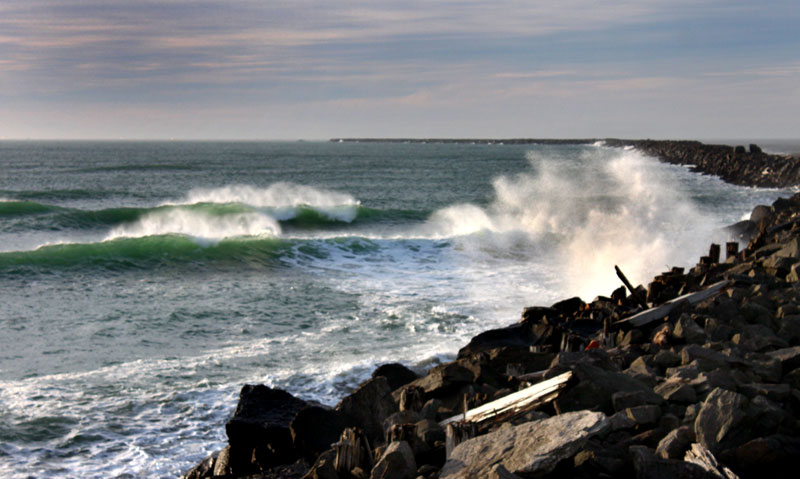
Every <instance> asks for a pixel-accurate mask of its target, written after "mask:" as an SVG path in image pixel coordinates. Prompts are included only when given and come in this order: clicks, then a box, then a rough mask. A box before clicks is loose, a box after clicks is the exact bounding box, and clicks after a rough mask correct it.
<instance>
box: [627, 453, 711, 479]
mask: <svg viewBox="0 0 800 479" xmlns="http://www.w3.org/2000/svg"><path fill="white" fill-rule="evenodd" d="M629 451H630V455H631V457H632V458H633V468H634V471H635V472H636V478H637V479H673V478H676V477H679V478H681V479H712V478H713V479H719V477H718V476H716V475H714V474H712V473H710V472H707V471H706V470H705V469H703V468H702V467H700V466H698V465H697V464H692V463H690V462H685V461H677V460H673V459H664V458H662V457H659V456H656V454H655V452H653V450H652V449H650V448H649V447H645V446H631V447H630V449H629Z"/></svg>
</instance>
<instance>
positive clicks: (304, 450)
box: [289, 406, 354, 463]
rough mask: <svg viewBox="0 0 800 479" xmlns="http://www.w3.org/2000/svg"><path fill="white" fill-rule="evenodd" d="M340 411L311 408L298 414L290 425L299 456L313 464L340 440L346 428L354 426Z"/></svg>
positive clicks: (317, 407)
mask: <svg viewBox="0 0 800 479" xmlns="http://www.w3.org/2000/svg"><path fill="white" fill-rule="evenodd" d="M353 425H354V424H352V421H348V418H347V417H345V415H344V414H342V413H341V412H339V411H336V410H333V409H330V408H325V407H319V406H309V407H307V408H305V409H303V410H301V411H300V412H298V413H297V415H296V416H295V418H294V419H293V420H292V422H291V423H290V424H289V431H290V432H291V434H292V443H293V444H294V449H295V451H296V452H297V454H298V455H299V456H300V457H302V458H304V459H306V460H307V461H308V462H309V463H313V462H314V461H315V460H316V459H317V456H319V455H320V453H322V452H323V451H325V450H327V449H330V447H331V444H333V443H335V442H336V441H338V440H339V437H340V436H341V435H342V431H344V430H345V428H347V427H350V426H353Z"/></svg>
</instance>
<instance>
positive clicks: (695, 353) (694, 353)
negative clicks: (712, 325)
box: [681, 344, 728, 371]
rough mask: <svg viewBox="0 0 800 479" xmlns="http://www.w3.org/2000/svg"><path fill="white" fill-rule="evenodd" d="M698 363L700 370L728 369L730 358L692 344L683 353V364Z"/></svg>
mask: <svg viewBox="0 0 800 479" xmlns="http://www.w3.org/2000/svg"><path fill="white" fill-rule="evenodd" d="M695 361H698V363H697V365H698V366H700V367H699V368H698V369H700V370H701V371H709V370H712V369H717V368H726V367H728V358H727V356H725V355H724V354H722V353H720V352H718V351H714V350H713V349H709V348H704V347H703V346H699V345H696V344H690V345H688V346H686V347H685V348H683V351H681V362H682V363H683V364H684V365H687V364H690V363H694V362H695Z"/></svg>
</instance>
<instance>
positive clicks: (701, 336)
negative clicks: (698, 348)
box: [672, 314, 706, 344]
mask: <svg viewBox="0 0 800 479" xmlns="http://www.w3.org/2000/svg"><path fill="white" fill-rule="evenodd" d="M672 336H673V337H675V338H677V339H682V340H683V341H685V342H687V343H694V344H703V343H704V342H706V334H705V331H704V330H703V328H701V327H700V326H699V325H698V324H697V323H696V322H695V321H694V320H693V319H692V318H691V317H690V316H689V315H688V314H682V315H681V316H680V318H678V320H677V321H676V322H675V327H674V328H673V330H672Z"/></svg>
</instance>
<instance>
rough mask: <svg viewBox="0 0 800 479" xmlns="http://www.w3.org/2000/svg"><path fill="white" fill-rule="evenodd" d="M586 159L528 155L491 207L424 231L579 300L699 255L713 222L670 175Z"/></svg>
mask: <svg viewBox="0 0 800 479" xmlns="http://www.w3.org/2000/svg"><path fill="white" fill-rule="evenodd" d="M588 155H590V156H591V157H589V158H582V159H581V161H580V162H579V163H573V164H570V163H568V162H565V161H564V160H563V159H551V158H547V157H543V156H541V155H540V154H536V153H533V152H531V153H529V154H528V160H529V161H530V163H531V166H532V169H533V172H532V173H525V174H520V175H517V176H515V177H499V178H497V179H496V180H495V181H494V183H493V186H494V191H495V195H494V200H493V201H492V203H491V204H490V205H489V206H487V207H485V208H484V207H479V206H476V205H471V204H463V205H454V206H451V207H448V208H445V209H443V210H440V211H437V212H436V213H434V214H433V215H432V216H431V217H430V219H429V220H428V223H427V224H426V225H425V226H424V229H425V231H426V232H427V233H428V234H431V235H434V236H438V237H461V238H460V239H459V244H460V246H461V248H466V249H468V250H469V249H471V250H473V251H481V252H483V253H486V252H492V255H493V256H495V257H497V256H503V255H510V256H511V257H513V258H515V259H516V260H523V261H524V262H526V263H528V264H529V265H531V266H532V271H534V270H536V269H539V270H541V268H542V267H549V268H550V269H552V270H554V271H558V272H559V274H560V275H561V276H562V278H561V285H560V287H558V288H557V289H558V290H560V291H561V292H563V293H565V294H575V293H577V294H579V295H581V296H584V297H586V298H592V297H593V296H595V295H597V294H608V293H609V292H610V291H609V288H612V287H615V286H616V282H617V280H616V276H615V274H614V265H619V266H620V267H621V268H622V269H623V270H624V271H625V272H626V274H627V275H628V276H629V277H630V278H631V280H633V281H637V282H638V281H645V280H646V279H647V278H648V277H652V275H654V274H656V273H658V272H659V270H660V269H663V268H665V267H666V266H667V265H668V264H670V263H672V264H681V263H682V262H685V261H691V260H693V259H696V258H697V257H698V256H699V253H700V252H701V251H702V248H704V247H707V245H708V240H709V239H710V234H711V230H712V229H713V226H715V225H716V223H715V220H713V219H712V218H711V217H710V216H709V215H707V214H705V213H703V212H701V211H699V210H698V209H697V208H696V207H695V205H694V204H693V203H692V201H691V199H690V198H688V197H687V195H686V194H685V192H684V191H681V187H680V184H679V183H678V182H677V181H676V180H675V179H674V172H672V171H665V168H667V169H668V168H669V165H661V164H659V163H658V162H656V161H655V160H653V159H651V158H647V157H645V156H643V155H641V154H640V153H638V152H637V151H635V150H619V149H612V148H605V147H597V148H594V149H592V150H589V153H588ZM481 232H484V233H488V234H479V233H481ZM525 257H527V260H526V258H525ZM484 261H486V260H485V259H484Z"/></svg>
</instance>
